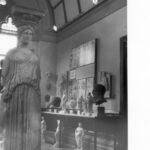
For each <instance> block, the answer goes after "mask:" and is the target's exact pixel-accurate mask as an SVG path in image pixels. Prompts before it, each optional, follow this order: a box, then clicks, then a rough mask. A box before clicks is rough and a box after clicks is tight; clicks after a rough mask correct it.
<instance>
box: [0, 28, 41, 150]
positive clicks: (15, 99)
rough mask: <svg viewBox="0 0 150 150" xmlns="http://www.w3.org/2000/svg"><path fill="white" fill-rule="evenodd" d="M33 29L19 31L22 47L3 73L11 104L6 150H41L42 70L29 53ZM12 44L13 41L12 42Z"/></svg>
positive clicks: (6, 96)
mask: <svg viewBox="0 0 150 150" xmlns="http://www.w3.org/2000/svg"><path fill="white" fill-rule="evenodd" d="M33 32H34V30H33V28H32V27H31V26H21V27H19V30H18V46H17V47H16V48H14V49H13V50H10V51H9V52H8V53H7V55H6V57H5V60H4V64H3V69H2V82H3V87H4V88H3V90H2V99H3V101H5V102H6V104H7V111H6V112H7V113H6V116H7V117H6V124H5V127H6V140H5V150H40V149H41V148H40V143H41V141H40V138H41V135H40V131H41V129H40V122H41V120H40V119H41V116H40V112H41V109H40V108H41V107H40V106H41V102H40V88H39V82H40V67H39V58H38V57H37V55H36V54H35V53H34V52H33V50H31V49H29V44H30V41H31V40H32V36H33ZM8 44H9V41H8Z"/></svg>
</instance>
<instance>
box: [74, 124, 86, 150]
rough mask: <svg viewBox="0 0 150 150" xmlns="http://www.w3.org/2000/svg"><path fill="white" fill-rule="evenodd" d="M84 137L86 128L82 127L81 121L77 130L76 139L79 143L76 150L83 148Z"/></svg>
mask: <svg viewBox="0 0 150 150" xmlns="http://www.w3.org/2000/svg"><path fill="white" fill-rule="evenodd" d="M83 137H84V130H83V128H82V124H81V123H80V122H79V125H78V127H77V128H76V130H75V140H76V144H77V149H76V150H83Z"/></svg>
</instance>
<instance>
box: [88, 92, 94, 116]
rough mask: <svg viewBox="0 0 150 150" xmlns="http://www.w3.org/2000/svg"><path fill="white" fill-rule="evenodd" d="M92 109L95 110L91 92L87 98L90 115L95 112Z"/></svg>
mask: <svg viewBox="0 0 150 150" xmlns="http://www.w3.org/2000/svg"><path fill="white" fill-rule="evenodd" d="M92 108H93V97H92V95H91V93H90V92H89V93H88V96H87V112H88V113H89V114H91V113H92V111H93V110H92Z"/></svg>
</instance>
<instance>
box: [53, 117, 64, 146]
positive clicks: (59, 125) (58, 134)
mask: <svg viewBox="0 0 150 150" xmlns="http://www.w3.org/2000/svg"><path fill="white" fill-rule="evenodd" d="M63 129H64V128H63V124H62V123H61V122H60V120H57V128H56V132H55V140H56V142H55V144H54V147H55V148H59V147H60V146H61V145H60V140H61V134H62V130H63Z"/></svg>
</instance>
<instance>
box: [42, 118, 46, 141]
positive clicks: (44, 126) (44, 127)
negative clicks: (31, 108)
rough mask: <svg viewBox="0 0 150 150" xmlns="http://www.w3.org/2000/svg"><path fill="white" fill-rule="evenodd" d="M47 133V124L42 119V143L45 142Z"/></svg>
mask: <svg viewBox="0 0 150 150" xmlns="http://www.w3.org/2000/svg"><path fill="white" fill-rule="evenodd" d="M45 131H46V122H45V120H44V117H43V116H42V117H41V141H42V142H45Z"/></svg>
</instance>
